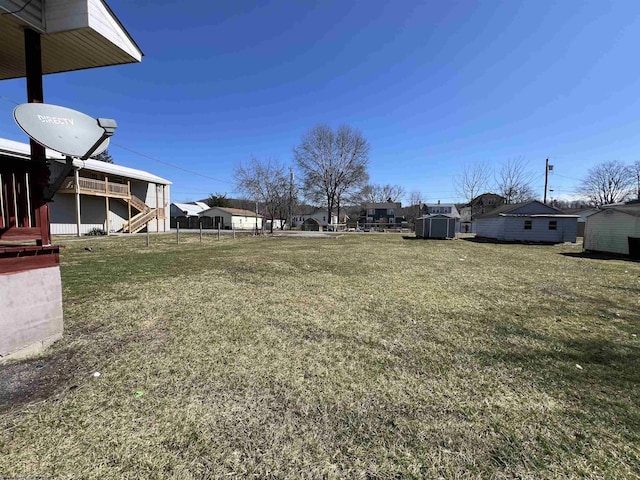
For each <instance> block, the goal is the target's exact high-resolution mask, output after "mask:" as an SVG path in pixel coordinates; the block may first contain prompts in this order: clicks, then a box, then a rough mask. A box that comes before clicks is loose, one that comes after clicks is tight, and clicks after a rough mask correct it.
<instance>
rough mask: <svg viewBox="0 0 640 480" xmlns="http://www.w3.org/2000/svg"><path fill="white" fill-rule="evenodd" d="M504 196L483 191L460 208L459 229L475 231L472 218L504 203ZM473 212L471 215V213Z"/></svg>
mask: <svg viewBox="0 0 640 480" xmlns="http://www.w3.org/2000/svg"><path fill="white" fill-rule="evenodd" d="M505 202H506V198H504V197H503V196H502V195H498V194H497V193H489V192H486V193H483V194H482V195H478V196H477V197H475V198H474V199H473V200H471V201H470V202H469V203H467V204H465V205H463V206H462V207H461V208H460V231H461V232H463V233H471V232H474V231H475V228H474V225H473V220H474V219H475V218H476V217H477V216H481V215H485V214H487V213H489V212H490V211H491V210H493V209H494V208H496V207H499V206H500V205H504V203H505ZM472 214H473V215H472Z"/></svg>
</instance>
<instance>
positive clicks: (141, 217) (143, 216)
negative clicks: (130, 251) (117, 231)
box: [122, 208, 158, 233]
mask: <svg viewBox="0 0 640 480" xmlns="http://www.w3.org/2000/svg"><path fill="white" fill-rule="evenodd" d="M157 213H158V212H157V211H156V209H155V208H152V209H149V211H148V212H140V213H139V214H137V215H136V216H135V217H131V221H130V222H125V223H124V225H122V231H123V232H124V233H137V232H139V231H140V230H142V229H143V228H144V227H145V226H146V225H147V223H148V222H150V221H151V220H154V219H155V218H156V215H157Z"/></svg>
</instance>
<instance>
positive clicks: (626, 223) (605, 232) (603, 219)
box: [583, 201, 640, 255]
mask: <svg viewBox="0 0 640 480" xmlns="http://www.w3.org/2000/svg"><path fill="white" fill-rule="evenodd" d="M629 237H631V238H632V239H633V238H640V203H639V202H637V201H636V202H630V203H626V204H623V205H609V206H604V207H602V209H601V210H600V211H599V212H597V213H594V214H593V215H590V216H589V217H588V218H587V224H586V227H585V232H584V243H583V246H584V249H585V250H589V251H594V252H606V253H616V254H620V255H629V254H630V252H629Z"/></svg>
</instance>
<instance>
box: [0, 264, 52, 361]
mask: <svg viewBox="0 0 640 480" xmlns="http://www.w3.org/2000/svg"><path fill="white" fill-rule="evenodd" d="M62 330H63V320H62V282H61V279H60V267H59V266H54V267H47V268H37V269H33V270H27V271H22V272H16V273H6V274H3V275H0V362H1V361H3V360H6V359H9V358H11V359H14V358H20V357H25V356H28V355H33V354H35V353H38V352H40V351H42V350H43V349H44V348H46V347H47V346H49V345H51V344H52V343H53V342H55V341H56V340H58V339H60V338H61V337H62Z"/></svg>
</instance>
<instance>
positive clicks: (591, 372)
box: [474, 322, 640, 442]
mask: <svg viewBox="0 0 640 480" xmlns="http://www.w3.org/2000/svg"><path fill="white" fill-rule="evenodd" d="M493 338H494V339H495V340H496V343H495V344H494V346H493V347H491V348H490V349H485V350H478V351H476V352H475V353H474V354H475V355H476V356H477V358H479V359H480V360H481V361H482V362H484V363H486V364H490V365H495V364H496V363H498V364H503V365H508V366H512V367H515V368H518V369H521V370H522V371H523V372H528V373H529V374H531V379H532V380H533V381H534V383H536V385H537V387H538V388H539V389H540V390H542V391H545V392H546V393H547V394H549V395H551V396H553V397H555V398H564V399H565V402H568V405H570V407H569V411H568V412H571V411H572V412H571V414H572V415H575V416H577V417H580V416H584V417H585V418H587V419H588V422H589V423H591V424H600V426H604V425H609V424H615V425H618V427H622V428H617V430H618V432H619V434H620V435H623V436H625V437H626V438H627V439H629V440H631V441H633V442H638V441H640V391H638V389H637V385H638V384H640V369H639V368H638V364H640V345H638V343H637V342H635V341H633V340H632V339H631V338H630V339H629V340H628V341H625V340H615V341H614V340H611V339H604V338H597V337H594V336H589V337H588V338H572V337H569V336H566V337H563V336H556V335H552V334H548V333H544V332H541V331H536V330H533V329H530V328H528V327H525V326H523V325H520V324H516V323H512V322H503V323H499V324H497V325H496V326H495V327H494V329H493ZM520 339H521V340H522V341H521V342H520V341H519V340H520ZM532 339H533V340H535V343H536V346H535V347H533V348H532V346H531V340H532ZM607 428H609V427H608V426H607Z"/></svg>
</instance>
